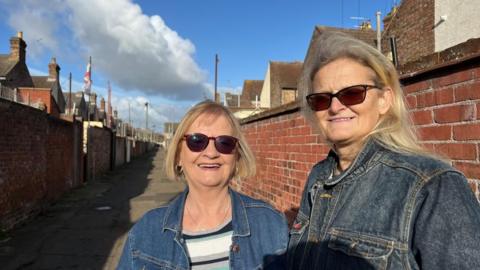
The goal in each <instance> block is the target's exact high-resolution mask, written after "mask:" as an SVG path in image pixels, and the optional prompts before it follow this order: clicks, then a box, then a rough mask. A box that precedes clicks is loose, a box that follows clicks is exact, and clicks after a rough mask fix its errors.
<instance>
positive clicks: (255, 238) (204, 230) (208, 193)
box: [119, 101, 288, 269]
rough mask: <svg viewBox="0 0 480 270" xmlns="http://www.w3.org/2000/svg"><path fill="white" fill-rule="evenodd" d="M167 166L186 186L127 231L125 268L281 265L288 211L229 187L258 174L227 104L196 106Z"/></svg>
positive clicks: (174, 141)
mask: <svg viewBox="0 0 480 270" xmlns="http://www.w3.org/2000/svg"><path fill="white" fill-rule="evenodd" d="M166 172H167V175H168V177H169V178H170V179H172V180H173V179H175V180H178V179H183V180H185V181H186V183H187V189H186V190H185V191H184V192H183V193H181V194H180V195H179V196H177V197H176V198H175V199H173V200H172V201H171V202H170V203H168V204H167V205H165V206H163V207H160V208H158V209H154V210H152V211H150V212H148V213H147V214H146V215H145V216H144V217H143V218H142V219H141V220H140V221H139V222H138V223H137V224H135V226H134V227H133V228H132V229H131V231H130V232H129V234H128V238H127V242H126V243H125V247H124V251H123V255H122V258H121V259H120V264H119V268H120V269H147V268H148V269H153V268H155V269H283V268H284V266H285V260H284V254H285V252H286V249H287V243H288V228H287V222H286V219H285V217H284V215H283V214H282V213H280V212H278V211H277V210H275V209H274V208H273V207H272V206H270V205H269V204H267V203H265V202H263V201H259V200H255V199H253V198H250V197H248V196H245V195H243V194H240V193H238V192H236V191H234V190H232V189H230V188H229V183H230V181H231V179H232V178H234V177H238V178H243V177H248V176H252V175H254V174H255V162H254V158H253V155H252V152H251V151H250V149H249V147H248V145H247V143H246V141H245V138H244V136H243V135H242V132H241V130H240V126H239V124H238V121H237V120H236V119H235V118H234V116H233V114H232V113H231V112H230V111H229V110H228V109H227V108H225V107H224V106H222V105H220V104H218V103H215V102H213V101H204V102H201V103H199V104H197V105H195V106H194V107H192V108H191V109H190V110H189V111H188V112H187V114H186V115H185V117H184V118H183V120H182V121H181V122H180V124H179V126H178V129H177V130H176V132H175V135H174V136H173V139H172V141H171V143H170V145H169V147H168V152H167V157H166Z"/></svg>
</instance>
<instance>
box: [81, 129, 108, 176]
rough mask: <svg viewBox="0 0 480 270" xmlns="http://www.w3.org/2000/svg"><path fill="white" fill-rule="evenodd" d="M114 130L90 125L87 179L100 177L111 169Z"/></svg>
mask: <svg viewBox="0 0 480 270" xmlns="http://www.w3.org/2000/svg"><path fill="white" fill-rule="evenodd" d="M111 152H112V131H111V130H110V129H107V128H98V127H90V132H89V137H88V151H87V164H88V167H87V177H88V178H87V179H88V181H90V180H95V179H98V178H99V177H100V176H101V175H102V174H105V173H106V172H108V171H109V170H110V169H111Z"/></svg>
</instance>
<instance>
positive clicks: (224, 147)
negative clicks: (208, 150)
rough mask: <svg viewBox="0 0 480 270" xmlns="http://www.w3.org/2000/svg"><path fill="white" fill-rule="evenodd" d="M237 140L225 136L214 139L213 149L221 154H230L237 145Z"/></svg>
mask: <svg viewBox="0 0 480 270" xmlns="http://www.w3.org/2000/svg"><path fill="white" fill-rule="evenodd" d="M237 141H238V140H237V138H235V137H232V136H227V135H222V136H218V137H217V138H215V148H217V151H218V152H220V153H222V154H231V153H232V152H233V150H234V149H235V146H236V145H237Z"/></svg>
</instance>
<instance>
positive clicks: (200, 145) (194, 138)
mask: <svg viewBox="0 0 480 270" xmlns="http://www.w3.org/2000/svg"><path fill="white" fill-rule="evenodd" d="M185 138H186V142H187V147H188V149H190V150H191V151H192V152H200V151H202V150H204V149H205V148H207V145H208V137H207V136H206V135H204V134H200V133H194V134H191V135H186V136H185Z"/></svg>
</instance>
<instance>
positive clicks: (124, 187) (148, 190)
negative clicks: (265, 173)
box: [0, 149, 184, 270]
mask: <svg viewBox="0 0 480 270" xmlns="http://www.w3.org/2000/svg"><path fill="white" fill-rule="evenodd" d="M163 158H164V151H163V150H161V149H160V150H158V151H155V152H151V153H148V154H146V155H145V156H143V157H140V158H137V159H135V160H134V161H132V162H131V163H129V164H127V165H124V166H122V167H120V168H117V169H116V170H115V171H113V172H110V173H109V174H108V175H106V176H104V177H102V178H101V179H99V180H97V181H96V182H94V183H88V184H87V185H86V186H84V187H82V188H79V189H76V190H74V191H72V192H70V193H69V194H67V195H66V196H65V197H64V198H62V199H61V200H60V201H59V202H58V203H56V204H55V205H53V206H52V207H51V208H49V209H48V210H47V211H46V212H45V213H43V214H42V215H41V216H39V217H38V218H36V219H35V220H33V221H31V222H29V223H28V224H27V225H25V226H23V227H21V228H19V229H17V230H14V231H12V232H10V233H9V235H8V236H9V237H10V240H8V241H3V242H1V243H0V268H1V269H4V270H7V269H8V270H10V269H35V270H37V269H38V270H41V269H115V267H116V265H117V262H118V259H119V256H120V254H121V251H122V248H123V242H124V240H125V235H126V233H127V231H128V230H129V229H130V227H131V226H132V225H133V223H135V221H137V220H138V218H139V217H141V216H142V215H143V214H144V213H145V212H146V211H148V210H149V209H152V208H155V207H157V206H159V205H161V204H164V203H166V202H168V201H169V200H170V199H171V198H173V197H174V196H175V195H176V194H178V192H179V191H181V190H183V188H184V185H183V184H181V183H178V182H171V181H169V180H167V179H166V177H165V174H164V170H163Z"/></svg>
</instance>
